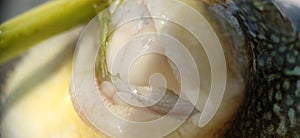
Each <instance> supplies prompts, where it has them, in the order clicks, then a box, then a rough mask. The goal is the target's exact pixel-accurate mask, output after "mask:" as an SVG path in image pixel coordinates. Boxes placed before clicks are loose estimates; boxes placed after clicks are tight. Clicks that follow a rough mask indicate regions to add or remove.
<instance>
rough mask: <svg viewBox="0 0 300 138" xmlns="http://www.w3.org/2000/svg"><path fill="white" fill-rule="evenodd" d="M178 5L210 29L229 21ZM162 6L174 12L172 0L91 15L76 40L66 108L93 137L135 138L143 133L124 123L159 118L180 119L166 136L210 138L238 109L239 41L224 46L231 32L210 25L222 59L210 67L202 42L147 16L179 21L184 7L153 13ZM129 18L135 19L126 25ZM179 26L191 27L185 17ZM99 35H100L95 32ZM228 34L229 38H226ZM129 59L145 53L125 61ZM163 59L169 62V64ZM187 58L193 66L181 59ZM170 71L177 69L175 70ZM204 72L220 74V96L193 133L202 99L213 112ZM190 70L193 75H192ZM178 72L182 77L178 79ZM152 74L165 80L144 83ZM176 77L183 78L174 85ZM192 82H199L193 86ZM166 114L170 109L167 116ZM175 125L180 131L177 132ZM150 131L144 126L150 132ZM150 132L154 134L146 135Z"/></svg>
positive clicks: (143, 1)
mask: <svg viewBox="0 0 300 138" xmlns="http://www.w3.org/2000/svg"><path fill="white" fill-rule="evenodd" d="M183 2H185V3H186V4H188V5H191V6H194V7H195V9H196V10H198V11H199V12H200V13H201V14H203V15H205V17H207V18H208V20H209V21H210V22H212V25H213V26H217V25H216V24H217V22H218V23H221V24H224V26H225V25H230V23H232V22H231V21H227V20H225V21H224V22H221V21H217V20H215V19H213V18H209V17H211V16H212V15H211V14H214V15H215V16H220V15H218V14H216V13H215V12H217V13H221V12H220V11H214V10H216V9H214V10H211V9H206V8H205V5H204V4H203V3H202V2H201V1H199V2H195V1H193V2H190V1H184V0H183ZM154 5H155V6H154ZM166 5H171V6H172V5H173V7H177V8H178V5H176V3H174V1H168V0H166V1H158V0H152V1H148V0H131V1H126V2H124V3H122V4H117V5H115V6H113V7H112V8H111V9H109V10H108V11H106V13H105V12H104V13H103V14H100V15H99V16H97V17H96V18H95V19H94V20H93V21H92V22H91V23H90V24H89V25H88V26H87V28H86V30H85V34H84V35H82V38H81V40H80V41H79V44H78V46H79V47H78V49H77V55H76V56H75V58H76V60H75V64H74V70H73V83H72V86H73V87H74V88H73V89H72V90H71V93H72V94H73V95H74V96H73V99H75V100H73V101H74V105H75V107H76V110H77V111H78V112H79V114H80V116H83V117H82V118H85V119H84V121H86V123H87V124H90V125H92V126H93V127H95V128H96V129H97V131H99V133H105V134H107V133H110V134H107V135H110V136H115V137H128V136H139V135H141V134H143V132H142V131H141V132H137V129H143V127H135V126H134V125H131V124H134V123H132V122H135V123H137V122H151V121H157V120H159V119H161V118H165V119H166V120H165V121H166V122H165V123H175V122H180V121H182V122H181V123H179V126H178V127H177V126H174V130H173V129H172V131H174V132H172V131H171V132H170V133H169V134H170V136H175V135H177V133H181V134H183V135H182V136H191V137H195V136H213V135H215V133H217V132H218V131H219V130H220V129H222V128H223V127H224V126H225V125H226V124H227V123H228V120H230V118H232V117H233V116H234V114H235V112H236V110H237V109H238V108H239V107H240V105H241V101H242V99H243V95H244V93H243V91H244V81H243V76H242V75H241V74H242V73H244V70H243V69H244V68H243V67H240V64H241V63H243V64H245V62H244V61H245V59H243V58H241V57H243V56H244V55H243V54H244V53H242V52H244V51H243V50H242V52H241V50H240V48H241V47H240V46H241V45H242V44H241V43H239V41H238V42H237V41H236V42H237V43H236V42H233V40H231V39H233V38H240V37H241V36H240V33H237V32H238V31H237V30H238V29H237V30H234V29H233V30H226V29H224V28H222V27H224V26H222V27H220V26H218V27H213V29H214V30H215V31H216V32H217V34H219V33H220V35H217V37H219V40H220V41H221V42H220V43H222V44H223V45H222V48H223V50H224V53H225V57H224V58H226V60H224V62H219V64H210V62H209V59H208V55H207V54H206V52H205V50H204V48H203V46H202V44H201V43H200V42H199V41H198V40H197V38H195V36H193V34H191V32H189V31H188V30H187V29H186V28H184V27H183V26H181V25H179V24H176V23H174V22H171V21H168V20H163V19H159V18H154V17H153V14H157V13H161V15H162V16H165V15H164V14H166V15H167V14H171V15H172V16H174V17H177V18H184V16H185V14H184V13H186V12H187V10H186V9H184V8H183V7H180V6H179V8H178V9H176V8H174V10H173V11H172V12H170V11H168V10H166V11H161V9H165V8H164V7H166ZM210 10H211V11H210ZM217 10H220V9H217ZM208 11H209V12H208ZM132 17H139V18H135V19H134V20H128V19H130V18H132ZM221 17H224V16H221ZM207 18H206V19H207ZM186 21H187V22H188V24H194V22H196V21H194V20H193V19H190V20H186ZM204 22H206V21H205V18H203V19H202V20H201V21H200V26H201V24H204ZM95 28H97V29H95ZM232 28H234V27H232ZM232 28H231V29H232ZM100 29H102V30H101V31H99V30H100ZM202 29H204V30H201V31H203V32H205V33H206V34H210V33H212V31H211V30H210V29H211V28H202ZM225 30H226V31H225ZM99 32H100V33H99ZM155 33H156V34H155ZM228 33H231V34H235V35H236V36H235V37H228ZM161 34H166V35H161ZM165 36H167V37H165ZM170 37H171V38H173V39H170ZM206 38H207V39H206V40H205V42H206V43H209V44H213V43H215V40H214V39H213V38H211V37H206ZM99 39H100V40H99ZM96 40H98V41H96ZM171 40H176V41H175V42H172V41H171ZM240 40H243V39H240ZM99 44H101V46H100V48H99ZM179 44H181V45H179ZM87 46H90V47H91V48H89V47H87ZM176 46H178V47H184V49H185V51H184V50H182V49H180V48H177V49H176ZM174 47H175V48H174ZM236 49H239V50H236ZM153 51H154V52H153ZM233 51H234V52H233ZM184 52H187V53H189V54H186V53H184ZM136 53H138V55H139V53H146V54H142V55H140V56H138V57H134V58H133V56H135V55H136ZM164 54H166V55H167V54H169V55H172V56H173V57H177V58H176V60H175V61H173V60H172V59H170V58H169V57H168V56H166V55H164ZM187 55H188V56H187ZM241 55H242V56H241ZM218 56H220V55H218ZM218 56H217V57H218ZM190 58H191V59H193V60H189V59H190ZM132 59H134V60H132ZM192 61H193V62H192ZM82 64H85V66H84V67H83V66H82ZM224 64H226V65H227V67H226V68H223V66H222V65H224ZM177 65H181V66H180V67H182V68H179V67H178V66H177ZM238 66H239V67H238ZM245 66H246V65H245ZM212 68H214V69H215V70H214V71H216V72H217V74H219V75H217V76H215V77H216V78H217V80H219V79H220V80H221V79H222V77H221V76H222V72H224V70H227V71H225V74H226V76H227V78H226V82H227V83H226V88H225V94H224V97H223V99H222V102H221V105H220V108H219V109H218V110H217V112H216V114H215V116H214V117H213V119H212V121H211V123H209V124H208V125H207V126H205V127H203V128H201V127H199V124H198V122H199V116H201V114H202V112H203V111H204V108H205V107H206V104H205V103H207V101H208V103H210V105H209V107H210V108H211V109H214V108H216V107H217V106H218V105H216V104H214V103H216V101H214V100H216V99H209V98H208V97H209V92H210V89H211V88H210V87H211V85H212V84H211V83H212V76H211V71H212ZM193 69H196V73H195V72H193ZM182 72H184V73H185V74H184V75H183V74H181V73H182ZM197 72H198V73H197ZM155 74H160V75H162V76H163V77H164V81H165V82H162V81H161V80H160V79H159V80H156V81H151V79H149V78H151V77H152V76H153V75H154V76H155ZM74 76H75V77H74ZM184 77H185V78H186V79H182V78H184ZM197 77H199V78H201V80H203V81H201V83H199V82H198V81H197ZM151 83H152V84H151ZM161 83H165V84H166V85H162V84H161ZM218 83H219V81H218ZM129 84H130V85H129ZM183 84H187V85H186V86H187V87H186V89H183V88H182V86H181V85H183ZM216 87H218V88H219V87H221V86H218V85H217V86H216ZM182 89H183V90H182ZM197 92H198V93H197ZM210 100H211V101H210ZM174 108H176V109H178V110H173V109H174ZM106 109H108V111H109V113H107V112H106ZM104 110H105V111H104ZM209 111H210V110H209ZM116 118H117V119H116ZM124 120H126V121H124ZM129 122H131V123H129ZM181 124H184V125H182V126H180V125H181ZM162 125H163V124H162ZM173 125H174V124H173ZM176 125H177V124H176ZM145 126H146V125H145ZM145 126H144V127H145ZM156 127H157V126H156ZM156 127H155V126H152V128H153V129H155V128H156ZM185 129H188V131H186V130H185ZM155 130H156V129H155ZM165 130H166V131H170V130H171V129H169V128H164V127H162V129H161V130H157V133H158V134H160V132H161V131H165ZM182 131H185V132H184V133H183V132H182ZM125 133H126V135H125ZM145 133H146V132H145ZM148 133H149V132H148V131H147V135H148ZM131 134H132V135H131ZM138 134H139V135H138ZM154 134H156V132H155V133H151V134H150V133H149V135H154Z"/></svg>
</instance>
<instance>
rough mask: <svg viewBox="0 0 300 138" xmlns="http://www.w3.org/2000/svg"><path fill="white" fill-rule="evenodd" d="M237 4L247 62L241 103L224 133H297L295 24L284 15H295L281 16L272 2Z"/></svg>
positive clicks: (299, 48)
mask: <svg viewBox="0 0 300 138" xmlns="http://www.w3.org/2000/svg"><path fill="white" fill-rule="evenodd" d="M235 3H236V5H237V6H238V7H239V10H238V11H237V13H236V14H235V16H236V17H237V18H238V19H239V22H240V24H241V26H242V28H243V31H244V33H245V36H246V37H247V39H248V40H247V42H248V46H249V48H250V50H249V54H250V55H251V57H250V63H251V66H250V67H249V70H250V73H249V74H248V79H249V83H248V89H247V95H246V101H245V104H244V106H243V108H242V109H241V111H240V113H239V114H238V117H237V118H236V120H235V121H234V123H233V124H234V125H233V127H232V128H231V129H230V130H229V131H228V132H227V136H229V137H233V136H234V137H245V136H247V137H299V136H300V131H299V130H300V66H299V65H300V56H299V52H300V38H299V37H300V36H299V32H298V31H297V30H299V28H293V24H294V23H293V22H291V21H290V20H288V19H291V18H293V17H288V18H286V19H284V18H283V16H282V14H281V13H280V11H279V10H278V8H277V7H276V6H274V3H272V2H271V1H267V0H253V1H251V2H250V1H247V0H239V1H238V0H236V2H235ZM298 10H299V11H300V9H298ZM289 16H291V15H289ZM293 16H298V15H293ZM294 27H295V26H294Z"/></svg>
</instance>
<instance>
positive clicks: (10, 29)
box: [0, 0, 112, 64]
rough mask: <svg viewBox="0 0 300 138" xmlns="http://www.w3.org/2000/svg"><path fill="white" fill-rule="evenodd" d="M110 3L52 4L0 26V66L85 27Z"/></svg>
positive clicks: (72, 0) (59, 0) (66, 0)
mask: <svg viewBox="0 0 300 138" xmlns="http://www.w3.org/2000/svg"><path fill="white" fill-rule="evenodd" d="M111 2H112V0H55V1H50V2H47V3H45V4H43V5H41V6H39V7H37V8H35V9H32V10H31V11H28V12H26V13H24V14H22V15H20V16H17V17H15V18H13V19H11V20H9V21H7V22H5V23H3V24H1V25H0V64H1V63H4V62H6V61H8V60H10V59H12V58H14V57H16V56H18V55H20V54H22V53H23V52H25V51H26V50H28V49H29V48H31V47H32V46H33V45H34V44H37V43H38V42H41V41H42V40H44V39H47V38H49V37H51V36H54V35H56V34H58V33H61V32H64V31H66V30H69V29H71V28H73V27H76V26H78V25H81V24H84V23H87V22H88V21H89V20H91V19H92V18H93V17H94V16H96V15H97V13H98V12H99V11H101V10H103V9H104V8H106V7H108V6H109V4H110V3H111Z"/></svg>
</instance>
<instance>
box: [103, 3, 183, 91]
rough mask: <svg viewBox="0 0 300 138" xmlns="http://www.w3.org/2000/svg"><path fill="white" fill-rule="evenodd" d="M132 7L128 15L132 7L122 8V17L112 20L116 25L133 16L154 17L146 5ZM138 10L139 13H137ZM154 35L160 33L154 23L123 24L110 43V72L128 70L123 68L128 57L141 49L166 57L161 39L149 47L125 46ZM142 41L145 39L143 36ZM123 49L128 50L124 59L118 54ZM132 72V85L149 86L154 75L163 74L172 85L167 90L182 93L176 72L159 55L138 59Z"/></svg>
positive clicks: (145, 44)
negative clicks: (133, 40)
mask: <svg viewBox="0 0 300 138" xmlns="http://www.w3.org/2000/svg"><path fill="white" fill-rule="evenodd" d="M143 2H144V1H142V2H141V4H143ZM131 4H132V3H131ZM125 6H126V5H125ZM128 6H129V8H130V10H128V12H127V13H126V12H123V13H122V12H121V11H122V10H124V11H126V8H128V7H122V8H120V9H121V10H120V11H117V13H119V14H120V15H118V16H117V17H115V18H114V19H113V20H112V22H113V23H115V24H117V23H116V22H117V21H118V22H122V21H124V20H127V19H128V18H129V17H132V16H139V17H141V16H144V15H146V16H150V13H149V12H148V10H149V9H147V8H146V6H145V5H139V4H132V5H130V4H128ZM137 7H139V8H137ZM135 10H137V12H135ZM117 13H116V14H117ZM141 13H142V14H141ZM150 32H157V30H156V26H155V24H154V21H153V20H152V19H142V20H141V19H139V20H134V21H132V22H129V23H126V24H122V25H121V26H120V27H119V28H117V30H115V32H113V35H112V37H111V40H110V41H109V46H108V48H107V64H108V70H109V71H110V72H113V68H122V67H123V68H124V66H123V65H124V64H127V63H128V62H127V61H126V59H128V58H126V57H127V56H130V55H132V54H131V53H132V51H134V50H136V49H141V51H140V52H147V51H153V50H154V51H158V52H160V53H164V47H163V46H161V45H159V42H158V40H157V37H153V39H154V40H153V41H152V40H149V41H151V42H149V43H143V42H137V44H134V45H130V46H128V45H127V47H125V46H124V44H125V43H126V42H127V41H128V40H132V39H133V38H134V37H136V36H138V35H143V34H145V33H150ZM138 37H139V38H141V36H138ZM145 39H147V38H145ZM149 39H150V38H149ZM137 41H139V40H137ZM141 41H142V40H141ZM123 48H125V50H124V51H125V52H124V53H121V54H122V55H118V54H120V53H118V52H120V51H122V49H123ZM117 58H124V59H122V60H121V61H118V59H117ZM115 62H117V63H115ZM129 62H130V61H129ZM128 64H129V63H128ZM129 70H130V72H129V81H130V83H131V84H132V85H141V86H148V85H149V79H150V77H151V75H153V74H154V73H160V74H162V75H163V76H164V77H165V79H166V81H167V83H168V85H167V87H168V88H169V89H172V90H174V91H179V85H178V82H177V80H176V79H175V77H174V74H173V72H172V69H171V68H170V66H169V63H168V61H167V58H166V57H165V56H163V55H160V54H155V53H150V54H146V55H143V56H141V57H139V58H138V59H136V60H135V61H133V64H132V65H131V66H130V69H129ZM125 71H126V69H124V70H123V73H122V71H121V73H120V74H121V77H122V74H125V75H127V72H125ZM123 79H124V78H123Z"/></svg>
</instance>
